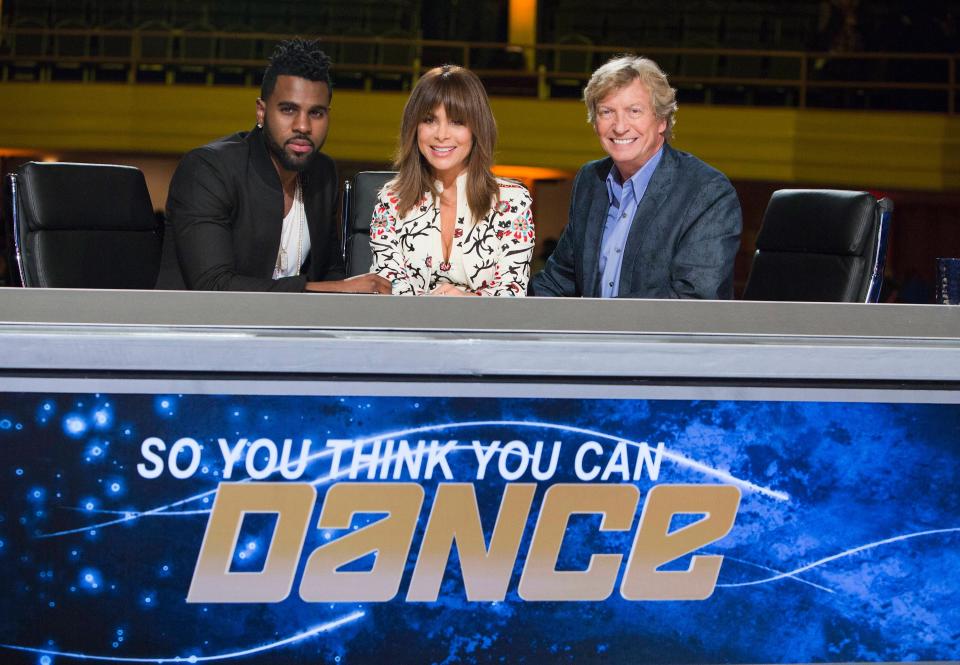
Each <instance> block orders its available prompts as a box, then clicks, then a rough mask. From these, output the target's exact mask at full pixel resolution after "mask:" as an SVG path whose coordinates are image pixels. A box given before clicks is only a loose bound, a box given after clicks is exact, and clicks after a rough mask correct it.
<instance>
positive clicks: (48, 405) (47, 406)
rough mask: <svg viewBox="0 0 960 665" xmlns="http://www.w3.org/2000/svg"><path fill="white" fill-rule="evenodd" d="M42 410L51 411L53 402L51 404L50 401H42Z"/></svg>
mask: <svg viewBox="0 0 960 665" xmlns="http://www.w3.org/2000/svg"><path fill="white" fill-rule="evenodd" d="M43 410H44V411H53V404H51V403H50V402H44V403H43Z"/></svg>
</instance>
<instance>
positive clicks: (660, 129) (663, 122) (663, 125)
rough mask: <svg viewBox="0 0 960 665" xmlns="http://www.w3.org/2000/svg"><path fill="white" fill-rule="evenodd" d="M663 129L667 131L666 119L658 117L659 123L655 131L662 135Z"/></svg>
mask: <svg viewBox="0 0 960 665" xmlns="http://www.w3.org/2000/svg"><path fill="white" fill-rule="evenodd" d="M665 131H667V119H666V118H661V119H660V122H659V124H658V126H657V133H658V134H660V136H663V133H664V132H665Z"/></svg>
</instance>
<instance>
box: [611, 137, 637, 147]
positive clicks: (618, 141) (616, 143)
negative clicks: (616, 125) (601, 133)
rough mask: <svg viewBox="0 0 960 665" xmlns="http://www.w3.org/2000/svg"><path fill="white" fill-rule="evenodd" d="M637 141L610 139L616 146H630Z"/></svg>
mask: <svg viewBox="0 0 960 665" xmlns="http://www.w3.org/2000/svg"><path fill="white" fill-rule="evenodd" d="M636 140H637V139H635V138H633V139H610V141H612V142H613V144H614V145H629V144H631V143H633V142H634V141H636Z"/></svg>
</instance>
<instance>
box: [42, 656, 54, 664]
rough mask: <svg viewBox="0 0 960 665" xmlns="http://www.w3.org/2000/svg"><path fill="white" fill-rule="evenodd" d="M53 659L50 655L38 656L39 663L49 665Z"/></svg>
mask: <svg viewBox="0 0 960 665" xmlns="http://www.w3.org/2000/svg"><path fill="white" fill-rule="evenodd" d="M52 662H53V659H52V658H50V656H40V665H50V663H52Z"/></svg>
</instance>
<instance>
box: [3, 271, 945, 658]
mask: <svg viewBox="0 0 960 665" xmlns="http://www.w3.org/2000/svg"><path fill="white" fill-rule="evenodd" d="M0 312H2V314H0V318H2V320H3V322H2V323H0V349H2V353H0V367H2V372H3V385H4V388H3V391H2V392H0V455H2V460H3V464H2V469H3V471H2V472H3V474H4V476H3V482H2V483H0V497H2V506H3V508H2V513H0V562H2V566H3V571H4V575H3V576H2V582H0V644H2V646H0V659H2V660H3V662H24V663H36V662H53V661H56V662H58V663H59V662H73V661H78V660H80V659H81V657H85V658H93V659H99V660H102V661H107V662H109V661H114V660H122V661H123V662H177V661H178V660H179V662H183V661H184V660H186V661H188V662H190V661H192V662H207V661H215V660H222V661H227V660H238V661H241V662H342V663H366V662H371V661H373V660H374V659H378V660H379V661H380V662H418V663H421V662H422V663H426V662H441V661H442V662H493V661H497V662H518V661H521V660H523V661H525V662H537V663H541V662H569V661H577V662H597V661H602V662H613V663H646V662H650V663H693V662H696V663H772V662H822V661H830V662H850V661H871V662H896V661H907V660H926V661H947V660H952V659H957V658H960V581H958V580H960V578H958V576H957V570H958V569H960V490H958V487H960V393H958V386H960V308H951V307H934V306H929V307H928V306H893V305H826V304H773V303H746V302H688V301H679V302H665V301H591V300H567V301H561V300H552V299H540V300H533V299H518V300H509V301H499V300H498V301H494V300H493V299H472V298H471V299H458V298H444V299H434V298H420V299H402V298H394V297H382V296H381V297H375V296H311V295H279V294H275V295H268V294H210V293H163V292H147V293H120V292H83V291H53V290H51V291H40V290H34V291H24V290H13V289H6V290H0ZM44 659H46V660H44Z"/></svg>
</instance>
